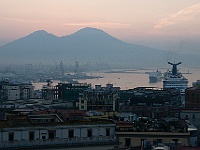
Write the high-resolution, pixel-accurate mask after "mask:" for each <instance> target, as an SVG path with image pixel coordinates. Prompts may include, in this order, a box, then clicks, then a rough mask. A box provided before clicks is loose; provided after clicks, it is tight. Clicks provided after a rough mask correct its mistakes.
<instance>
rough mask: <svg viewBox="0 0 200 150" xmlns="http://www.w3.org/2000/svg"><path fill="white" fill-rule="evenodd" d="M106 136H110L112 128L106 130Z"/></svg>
mask: <svg viewBox="0 0 200 150" xmlns="http://www.w3.org/2000/svg"><path fill="white" fill-rule="evenodd" d="M106 136H110V128H107V129H106Z"/></svg>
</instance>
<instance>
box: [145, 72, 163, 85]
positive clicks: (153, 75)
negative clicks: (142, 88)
mask: <svg viewBox="0 0 200 150" xmlns="http://www.w3.org/2000/svg"><path fill="white" fill-rule="evenodd" d="M148 74H149V82H150V83H156V82H160V81H161V80H162V78H163V76H162V73H161V71H158V70H156V71H154V72H148Z"/></svg>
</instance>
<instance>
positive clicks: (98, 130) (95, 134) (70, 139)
mask: <svg viewBox="0 0 200 150" xmlns="http://www.w3.org/2000/svg"><path fill="white" fill-rule="evenodd" d="M11 117H12V116H11ZM28 118H29V119H30V121H31V125H29V126H27V127H24V125H20V124H23V123H25V122H26V121H25V120H27V119H25V120H23V121H22V120H19V119H18V120H17V121H16V122H15V121H13V125H14V124H16V125H18V127H16V125H15V126H12V125H11V126H12V127H6V128H2V127H1V130H0V149H1V148H15V147H18V148H19V147H29V148H31V147H44V146H45V147H50V146H70V145H77V146H78V145H92V144H94V145H95V144H114V143H116V138H115V124H112V123H111V122H107V123H105V122H104V123H103V122H102V123H100V122H98V121H96V123H92V124H90V123H89V122H87V121H86V122H85V123H84V122H83V123H80V122H79V123H78V124H77V123H76V124H74V125H73V124H71V123H67V122H62V120H60V118H59V117H57V115H33V116H29V117H28ZM12 119H13V117H12ZM55 123H56V125H55ZM25 124H28V123H25ZM53 124H54V125H53ZM0 125H2V124H1V123H0Z"/></svg>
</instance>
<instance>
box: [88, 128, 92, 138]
mask: <svg viewBox="0 0 200 150" xmlns="http://www.w3.org/2000/svg"><path fill="white" fill-rule="evenodd" d="M87 136H88V137H92V129H88V130H87Z"/></svg>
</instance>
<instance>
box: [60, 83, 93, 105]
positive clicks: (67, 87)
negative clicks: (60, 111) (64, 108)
mask: <svg viewBox="0 0 200 150" xmlns="http://www.w3.org/2000/svg"><path fill="white" fill-rule="evenodd" d="M90 88H91V85H90V84H87V83H58V85H57V89H58V99H62V100H66V101H73V102H78V98H79V94H80V93H83V91H84V90H86V89H90Z"/></svg>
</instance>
